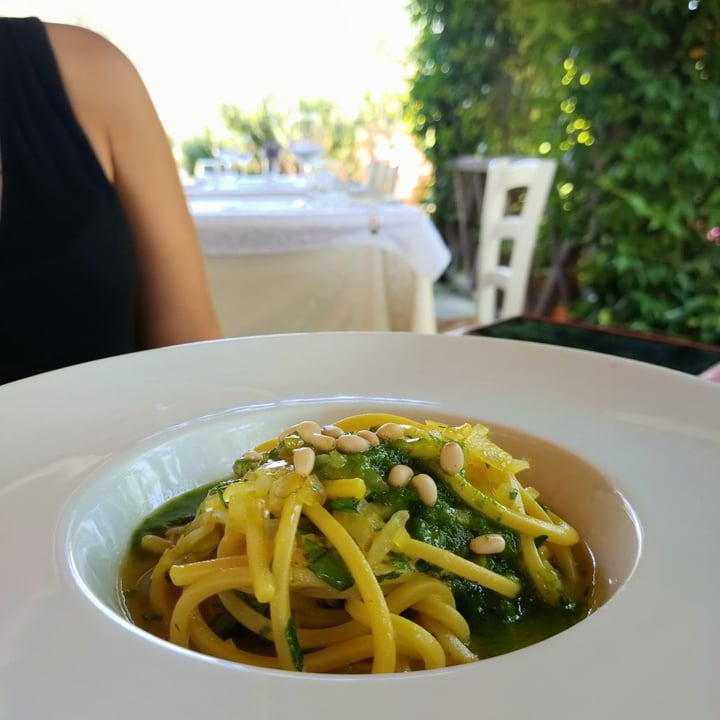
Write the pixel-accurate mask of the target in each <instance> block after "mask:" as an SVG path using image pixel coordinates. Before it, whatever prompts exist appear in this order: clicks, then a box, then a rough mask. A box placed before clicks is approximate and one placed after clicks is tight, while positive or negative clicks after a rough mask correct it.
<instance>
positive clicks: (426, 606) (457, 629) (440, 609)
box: [412, 597, 470, 642]
mask: <svg viewBox="0 0 720 720" xmlns="http://www.w3.org/2000/svg"><path fill="white" fill-rule="evenodd" d="M412 608H413V610H418V611H419V612H421V613H422V614H423V615H426V616H427V617H431V618H433V619H434V620H437V621H438V622H439V623H442V624H443V626H444V627H446V628H447V629H448V630H449V631H450V632H451V633H452V634H453V635H455V636H456V637H458V638H459V639H460V640H462V641H463V642H469V640H470V626H469V625H468V623H467V620H466V619H465V618H464V617H463V616H462V615H461V614H460V613H459V612H458V611H457V610H456V609H455V608H454V607H451V606H450V605H448V604H447V603H444V602H443V601H442V600H440V599H438V598H437V597H429V598H425V600H420V601H419V602H416V603H415V604H414V605H413V606H412Z"/></svg>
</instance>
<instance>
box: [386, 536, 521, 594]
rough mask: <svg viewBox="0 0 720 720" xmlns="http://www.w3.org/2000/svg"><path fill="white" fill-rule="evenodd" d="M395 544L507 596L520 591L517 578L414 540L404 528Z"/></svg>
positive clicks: (432, 563)
mask: <svg viewBox="0 0 720 720" xmlns="http://www.w3.org/2000/svg"><path fill="white" fill-rule="evenodd" d="M395 545H396V547H397V549H398V550H399V551H400V552H404V553H405V554H406V555H409V556H410V557H413V558H417V559H419V560H425V561H426V562H429V563H430V564H431V565H437V566H438V567H441V568H443V569H444V570H447V571H448V572H451V573H454V574H455V575H459V576H460V577H464V578H466V579H468V580H472V581H473V582H476V583H478V584H479V585H482V586H483V587H486V588H489V589H490V590H494V591H495V592H497V593H500V595H504V596H505V597H510V598H513V597H515V596H516V595H517V594H518V593H519V592H520V583H519V582H517V580H513V579H512V578H509V577H505V576H504V575H499V574H498V573H496V572H493V571H492V570H488V569H487V568H485V567H482V565H476V564H475V563H473V562H470V561H469V560H465V559H464V558H461V557H460V556H459V555H454V554H453V553H451V552H449V551H448V550H443V549H441V548H438V547H435V546H434V545H429V544H428V543H424V542H421V541H420V540H414V539H413V538H411V537H410V535H408V533H407V530H405V529H404V528H403V529H402V530H400V531H399V532H398V533H397V535H395Z"/></svg>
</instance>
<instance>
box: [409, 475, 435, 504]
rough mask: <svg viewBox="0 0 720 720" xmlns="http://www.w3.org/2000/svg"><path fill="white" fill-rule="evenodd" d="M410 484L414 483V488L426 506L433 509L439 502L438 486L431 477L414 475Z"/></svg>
mask: <svg viewBox="0 0 720 720" xmlns="http://www.w3.org/2000/svg"><path fill="white" fill-rule="evenodd" d="M410 482H412V486H413V487H414V488H415V490H416V492H417V494H418V496H419V497H420V499H421V500H422V501H423V502H424V503H425V505H427V506H428V507H432V506H433V505H434V504H435V503H436V502H437V497H438V491H437V485H436V484H435V481H434V480H433V479H432V478H431V477H430V476H429V475H426V474H425V473H418V474H417V475H413V478H412V480H411V481H410Z"/></svg>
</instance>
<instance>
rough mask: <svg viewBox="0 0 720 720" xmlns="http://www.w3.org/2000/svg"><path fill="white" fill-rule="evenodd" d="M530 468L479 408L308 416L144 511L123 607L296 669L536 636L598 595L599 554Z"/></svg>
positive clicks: (326, 668) (151, 625)
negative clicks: (414, 416) (457, 417)
mask: <svg viewBox="0 0 720 720" xmlns="http://www.w3.org/2000/svg"><path fill="white" fill-rule="evenodd" d="M297 451H300V452H299V453H298V452H297ZM296 453H297V454H296ZM295 462H297V467H296V465H295ZM527 468H528V463H527V462H525V461H524V460H520V459H517V458H514V457H512V456H511V455H510V454H509V453H507V452H506V451H504V450H503V449H502V448H500V447H498V446H497V445H496V444H494V443H493V442H492V441H491V440H490V439H489V431H488V429H487V428H486V427H484V426H482V425H477V424H475V425H473V424H470V423H465V424H462V425H458V426H448V425H445V424H442V423H438V422H433V421H427V422H425V423H419V422H417V421H414V420H411V419H408V418H403V417H398V416H394V415H384V414H368V415H359V416H353V417H350V418H346V419H344V420H340V421H338V422H337V423H335V424H334V425H332V426H324V427H321V426H320V425H318V424H317V423H314V422H313V421H303V422H299V423H297V424H296V425H293V426H292V427H290V428H286V429H285V430H283V431H282V432H281V433H280V434H279V435H278V438H277V439H276V440H270V441H268V442H266V443H263V444H262V445H261V446H259V447H257V448H255V449H254V450H251V451H247V452H246V453H245V454H244V455H243V456H242V457H240V458H239V459H238V460H237V461H236V462H235V464H234V466H233V474H232V475H231V476H229V477H228V478H226V479H224V480H222V481H220V482H216V483H213V484H210V485H207V486H204V487H203V488H201V489H198V490H197V491H191V492H190V493H186V495H185V496H183V498H182V502H180V503H178V505H177V510H176V511H175V510H174V506H173V505H172V503H173V502H174V501H171V504H168V505H166V506H163V508H161V512H159V513H156V514H154V515H153V516H151V517H150V518H148V519H147V520H146V521H145V522H144V523H143V525H142V526H141V527H140V528H138V530H137V532H136V533H135V535H134V538H133V544H132V548H131V551H130V553H129V554H128V558H127V562H126V565H125V568H124V572H123V578H122V589H123V595H124V600H125V606H126V608H127V611H128V615H129V616H130V618H131V619H132V620H133V621H134V622H136V623H137V624H138V625H141V626H142V627H144V628H146V629H147V630H149V631H150V632H153V633H154V634H156V635H158V636H159V637H164V638H166V639H168V640H170V642H172V643H175V644H177V645H180V646H182V647H186V648H191V649H194V650H196V651H198V652H202V653H206V654H210V655H214V656H216V657H219V658H222V659H225V660H230V661H234V662H241V663H250V664H256V665H260V666H263V667H273V668H281V669H284V670H288V671H305V672H368V671H369V672H373V673H392V672H399V671H407V670H420V669H434V668H439V667H443V666H446V665H455V664H460V663H466V662H472V661H475V660H478V659H480V658H483V657H489V656H491V655H494V654H498V653H499V652H505V651H508V650H512V649H514V648H516V647H521V646H522V645H525V644H529V643H531V642H536V641H537V640H540V639H542V638H544V637H547V636H549V635H552V634H554V633H556V632H559V631H560V630H562V629H564V628H565V627H568V626H570V625H572V624H574V623H575V622H577V621H578V620H580V619H581V618H582V617H584V616H585V615H586V614H587V613H588V612H589V609H590V600H589V597H590V594H591V591H592V567H591V564H589V563H588V558H589V556H588V555H587V554H585V553H583V545H582V543H580V538H579V536H578V533H577V532H576V531H575V529H574V528H573V527H571V526H570V525H569V524H568V523H567V522H566V521H565V520H563V519H562V518H560V517H559V516H558V515H557V514H555V513H554V512H552V511H551V510H549V509H548V508H546V507H545V506H544V505H543V504H542V499H541V498H539V497H538V494H537V491H535V490H534V489H532V488H529V487H528V488H526V487H524V486H523V485H522V484H521V483H520V481H519V480H518V478H517V475H518V474H519V473H521V472H522V471H524V470H526V469H527ZM391 471H392V473H391ZM416 476H422V477H421V478H420V479H418V480H417V481H416V480H415V477H416ZM188 507H189V508H191V509H190V510H188V509H187V508H188ZM183 508H184V509H183ZM168 518H170V519H168ZM483 541H485V542H483ZM483 547H487V548H488V550H487V551H484V552H486V553H487V554H478V552H479V551H478V550H477V549H478V548H483ZM473 548H475V550H473Z"/></svg>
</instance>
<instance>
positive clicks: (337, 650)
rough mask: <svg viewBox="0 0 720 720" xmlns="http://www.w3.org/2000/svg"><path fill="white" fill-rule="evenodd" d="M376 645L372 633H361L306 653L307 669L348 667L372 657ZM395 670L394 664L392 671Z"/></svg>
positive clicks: (319, 670)
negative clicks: (350, 638) (358, 635)
mask: <svg viewBox="0 0 720 720" xmlns="http://www.w3.org/2000/svg"><path fill="white" fill-rule="evenodd" d="M374 647H375V640H374V638H373V636H372V635H361V636H360V637H356V638H353V639H352V640H346V641H345V642H340V643H337V644H336V645H330V646H329V647H326V648H323V649H322V650H315V652H312V653H308V654H307V655H305V671H306V672H316V673H321V672H329V671H331V670H337V669H339V668H347V667H348V666H350V665H352V664H353V663H357V662H360V661H361V660H365V659H367V658H370V657H372V656H373V648H374ZM374 667H375V664H374V662H373V668H374ZM394 670H395V667H394V666H393V669H392V670H391V671H390V672H393V671H394Z"/></svg>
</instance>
